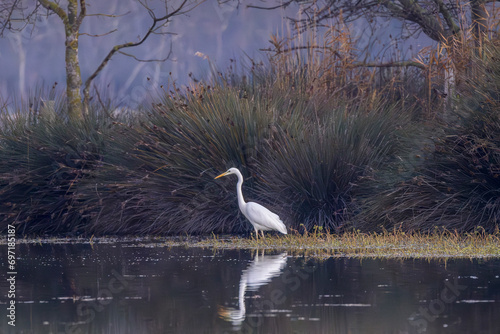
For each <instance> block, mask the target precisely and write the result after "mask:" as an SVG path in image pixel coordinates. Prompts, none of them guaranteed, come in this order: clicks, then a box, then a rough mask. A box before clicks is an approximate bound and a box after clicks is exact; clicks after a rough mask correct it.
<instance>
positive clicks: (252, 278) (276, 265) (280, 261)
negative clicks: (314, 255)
mask: <svg viewBox="0 0 500 334" xmlns="http://www.w3.org/2000/svg"><path fill="white" fill-rule="evenodd" d="M286 261H287V253H282V254H279V255H264V254H262V255H259V251H257V252H256V254H255V257H254V259H253V261H252V263H250V265H249V266H248V267H247V268H246V269H245V270H243V272H242V274H241V279H240V289H239V294H238V308H233V307H224V306H219V308H218V310H217V312H218V313H219V316H220V317H221V318H222V319H224V320H225V321H230V322H231V323H232V324H233V326H235V327H238V326H241V324H242V323H243V320H245V314H246V308H245V293H246V291H257V290H258V289H259V287H261V286H263V285H266V284H268V283H269V282H270V281H271V279H273V278H274V277H278V276H279V275H281V272H282V271H283V269H284V268H285V265H286Z"/></svg>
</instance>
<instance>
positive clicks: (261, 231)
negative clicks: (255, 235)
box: [260, 230, 266, 239]
mask: <svg viewBox="0 0 500 334" xmlns="http://www.w3.org/2000/svg"><path fill="white" fill-rule="evenodd" d="M260 233H261V234H262V238H263V239H265V238H266V237H264V231H263V230H260Z"/></svg>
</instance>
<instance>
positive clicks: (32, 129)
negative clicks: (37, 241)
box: [0, 96, 111, 234]
mask: <svg viewBox="0 0 500 334" xmlns="http://www.w3.org/2000/svg"><path fill="white" fill-rule="evenodd" d="M61 100H62V99H55V100H51V101H50V102H51V103H49V104H45V105H43V104H38V101H42V99H41V98H40V96H36V97H35V98H33V100H32V103H31V104H30V106H22V107H18V108H17V109H16V110H14V111H9V110H6V109H4V110H2V112H1V114H0V155H1V156H2V157H5V159H3V161H2V164H0V213H1V215H2V217H3V219H2V220H3V221H4V222H6V223H9V224H16V225H17V226H19V231H22V232H23V233H27V234H29V233H60V232H74V231H77V230H79V229H81V228H82V227H83V226H84V225H85V224H87V223H88V220H87V219H86V218H85V210H86V208H84V207H81V206H80V204H79V202H78V200H77V199H76V198H75V196H74V194H75V193H76V192H77V189H78V187H79V185H80V183H81V182H82V180H84V179H85V178H89V177H91V176H92V175H93V173H94V172H95V171H96V169H98V168H99V166H100V165H101V163H102V160H103V151H104V146H105V142H104V139H103V137H102V132H105V131H107V129H109V127H110V123H111V122H110V121H109V119H108V116H107V115H103V114H102V113H101V112H100V111H99V110H97V109H93V110H91V112H90V113H89V114H88V115H86V117H84V119H83V120H81V121H70V120H68V119H67V118H66V116H65V115H66V112H65V106H64V104H63V103H61ZM33 101H35V102H33Z"/></svg>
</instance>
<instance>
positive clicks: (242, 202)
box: [236, 173, 247, 212]
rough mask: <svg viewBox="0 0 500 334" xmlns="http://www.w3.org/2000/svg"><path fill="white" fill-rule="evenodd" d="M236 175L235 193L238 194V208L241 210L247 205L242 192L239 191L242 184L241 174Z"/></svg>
mask: <svg viewBox="0 0 500 334" xmlns="http://www.w3.org/2000/svg"><path fill="white" fill-rule="evenodd" d="M236 175H237V176H238V183H237V184H236V193H237V194H238V206H239V207H240V210H242V211H243V208H244V207H245V206H246V205H247V203H246V202H245V199H244V198H243V192H242V191H241V186H242V184H243V176H242V175H241V173H240V174H236ZM243 212H245V211H243Z"/></svg>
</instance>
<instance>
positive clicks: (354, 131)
mask: <svg viewBox="0 0 500 334" xmlns="http://www.w3.org/2000/svg"><path fill="white" fill-rule="evenodd" d="M406 121H407V117H406V116H405V115H402V114H401V113H399V112H398V106H397V105H393V106H391V105H390V104H388V103H387V102H384V101H377V102H376V103H373V104H372V108H371V109H368V108H367V105H340V106H336V107H334V106H332V109H331V111H330V112H329V113H325V115H324V117H323V119H322V120H321V121H319V122H317V123H316V122H314V123H305V124H296V125H295V127H294V128H292V127H288V128H286V129H282V131H280V132H279V133H277V134H276V135H275V137H274V140H273V141H272V142H271V143H270V145H269V146H267V147H266V153H267V155H266V158H265V159H263V160H262V163H259V167H260V170H261V173H262V174H263V175H266V179H265V182H262V183H260V184H259V189H260V190H261V194H262V196H263V197H267V198H268V199H269V200H271V199H275V201H276V202H277V207H279V208H281V212H283V214H284V215H287V216H288V218H289V222H290V223H292V225H291V227H293V228H299V224H303V225H302V227H303V228H305V230H311V229H312V228H313V227H314V226H321V227H323V228H325V229H328V230H330V231H341V230H344V229H352V228H354V227H356V225H355V224H354V222H353V221H354V219H355V217H356V215H357V214H358V213H359V205H358V202H359V201H360V198H362V197H363V196H366V195H367V192H370V191H372V192H373V191H375V190H374V189H373V188H370V187H371V186H370V180H372V179H373V178H374V177H376V175H377V173H378V172H379V171H380V169H382V168H388V167H389V165H390V164H391V163H392V162H393V160H394V157H395V154H396V153H398V152H402V151H403V150H405V149H406V148H405V145H404V136H405V135H406V134H404V133H402V132H400V129H401V127H402V126H404V125H405V122H406Z"/></svg>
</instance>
